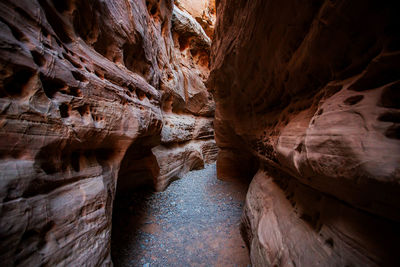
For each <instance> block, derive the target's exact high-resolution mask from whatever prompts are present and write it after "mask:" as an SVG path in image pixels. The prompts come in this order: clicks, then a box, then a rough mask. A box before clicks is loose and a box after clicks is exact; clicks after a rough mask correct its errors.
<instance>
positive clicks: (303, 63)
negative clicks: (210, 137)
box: [209, 0, 400, 266]
mask: <svg viewBox="0 0 400 267" xmlns="http://www.w3.org/2000/svg"><path fill="white" fill-rule="evenodd" d="M397 13H398V12H397V9H396V6H395V5H394V4H392V3H388V2H386V3H382V2H379V1H367V2H365V1H347V0H341V1H328V0H326V1H310V2H307V3H304V2H301V3H300V2H299V1H292V0H286V1H283V2H282V1H280V2H276V1H261V0H259V1H245V0H242V1H236V2H234V3H233V2H230V1H225V0H221V1H217V23H216V30H215V35H214V41H213V46H212V53H211V58H212V63H211V66H212V71H211V75H210V79H209V85H210V87H211V90H213V93H214V97H215V99H216V105H217V110H216V119H215V131H216V141H217V145H218V146H219V148H220V152H219V155H218V160H217V168H218V169H217V170H218V175H219V176H220V177H221V178H229V177H231V176H239V177H245V176H249V175H253V174H254V173H255V172H256V171H257V165H258V172H257V174H256V175H255V176H254V178H253V180H252V182H251V185H250V189H249V192H248V194H247V201H246V207H245V210H244V214H243V224H242V233H243V236H244V238H245V239H246V241H247V242H248V246H249V249H250V254H251V260H252V263H253V265H254V266H316V265H318V266H375V265H398V264H399V258H398V256H397V252H396V248H397V240H398V238H399V237H400V234H399V230H398V228H399V222H400V216H399V215H400V186H399V180H400V169H399V166H400V164H399V163H400V141H399V139H400V137H399V129H400V125H399V120H398V118H399V114H400V113H399V108H400V106H399V103H400V99H399V80H400V71H399V70H400V64H399V62H400V61H399V56H400V46H399V40H400V36H399V32H398V30H397V29H398V27H399V20H398V19H397V18H398V14H397ZM239 163H240V164H241V167H240V168H239V167H238V164H239ZM246 169H247V173H246Z"/></svg>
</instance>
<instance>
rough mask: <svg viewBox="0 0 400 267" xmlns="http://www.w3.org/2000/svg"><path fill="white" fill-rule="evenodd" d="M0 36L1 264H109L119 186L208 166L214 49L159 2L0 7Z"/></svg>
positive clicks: (42, 0)
mask: <svg viewBox="0 0 400 267" xmlns="http://www.w3.org/2000/svg"><path fill="white" fill-rule="evenodd" d="M0 35H1V38H0V48H1V49H0V69H1V71H0V77H1V78H0V80H1V85H0V114H1V115H0V123H1V128H0V169H1V172H0V198H1V199H0V202H1V204H0V239H1V243H0V262H1V263H2V264H3V265H20V266H27V265H30V266H38V265H41V264H44V265H73V266H79V265H85V266H95V265H101V266H105V265H110V264H111V258H110V234H111V213H112V205H113V199H114V197H115V192H116V186H117V180H118V187H119V189H121V191H123V190H129V189H130V188H133V187H135V186H137V185H140V184H143V183H151V184H152V185H153V186H154V187H155V188H157V189H158V190H162V189H164V188H165V186H166V185H167V184H168V181H169V180H170V179H173V178H174V177H176V176H179V175H180V174H181V173H183V172H185V171H187V170H189V169H191V168H200V167H201V166H203V165H204V162H211V161H213V160H215V155H216V151H217V148H216V146H215V143H214V142H213V139H212V136H213V126H212V119H211V118H212V116H213V114H214V108H215V106H214V104H213V100H212V96H211V95H210V94H209V93H208V92H207V90H206V88H205V86H204V81H205V80H206V79H207V77H208V59H209V46H210V40H209V38H208V37H207V36H206V34H205V33H204V31H203V30H202V28H201V26H200V25H199V24H198V23H197V22H196V20H195V19H193V18H192V17H190V15H188V13H186V12H184V11H181V10H178V9H177V8H175V7H174V5H173V3H172V1H167V0H161V1H120V0H119V1H100V0H90V1H86V0H85V1H84V0H77V1H67V0H63V1H61V0H60V1H59V0H57V1H55V0H54V1H50V0H26V1H23V0H21V1H1V3H0ZM184 117H185V118H186V117H188V118H190V119H189V120H188V121H190V122H188V121H186V120H183V119H182V118H184ZM182 121H183V122H182ZM167 124H168V125H167ZM175 125H176V126H175ZM163 127H164V129H163ZM162 129H163V130H162ZM180 132H183V133H184V134H182V135H181V134H180ZM193 139H196V140H194V141H192V140H193ZM152 149H153V150H152ZM164 158H168V159H169V160H172V159H173V158H175V159H176V161H175V162H174V163H176V164H177V165H178V166H177V167H176V168H177V169H174V170H170V169H168V168H170V167H169V166H165V164H164V163H165V162H164V160H165V159H164Z"/></svg>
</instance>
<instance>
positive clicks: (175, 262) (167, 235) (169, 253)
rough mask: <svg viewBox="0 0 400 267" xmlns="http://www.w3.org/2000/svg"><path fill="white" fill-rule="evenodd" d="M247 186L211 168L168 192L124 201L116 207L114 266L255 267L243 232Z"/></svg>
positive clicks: (195, 173)
mask: <svg viewBox="0 0 400 267" xmlns="http://www.w3.org/2000/svg"><path fill="white" fill-rule="evenodd" d="M247 187H248V186H247V184H243V183H242V182H237V181H220V180H218V179H217V178H216V166H215V164H210V165H206V166H205V168H204V169H203V170H197V171H191V172H189V173H187V174H186V175H185V176H184V177H183V178H182V179H180V180H177V181H174V182H173V183H172V184H171V185H170V186H169V187H168V188H167V189H166V190H165V191H164V192H151V191H149V190H140V191H137V192H133V193H132V194H130V195H129V196H124V197H120V198H119V199H117V200H116V202H115V205H114V217H113V239H112V245H111V246H112V257H113V262H114V265H115V266H245V267H246V266H250V260H249V257H248V251H247V248H246V246H245V244H244V242H243V240H242V238H241V236H240V233H239V223H240V217H241V213H242V207H243V204H244V200H245V195H246V191H247Z"/></svg>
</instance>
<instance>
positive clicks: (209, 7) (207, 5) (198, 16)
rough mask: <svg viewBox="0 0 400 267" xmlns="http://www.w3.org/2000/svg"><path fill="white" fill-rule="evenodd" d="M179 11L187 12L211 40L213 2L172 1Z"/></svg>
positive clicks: (205, 0)
mask: <svg viewBox="0 0 400 267" xmlns="http://www.w3.org/2000/svg"><path fill="white" fill-rule="evenodd" d="M174 3H175V5H176V6H177V7H179V8H180V9H181V10H184V11H186V12H188V13H189V14H190V15H191V16H192V17H193V18H194V19H195V20H196V21H197V22H198V23H200V25H201V26H202V27H203V29H204V31H205V32H206V34H207V35H208V36H209V37H210V38H212V37H213V35H214V24H215V15H216V14H215V0H201V1H199V0H174Z"/></svg>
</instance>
